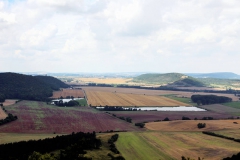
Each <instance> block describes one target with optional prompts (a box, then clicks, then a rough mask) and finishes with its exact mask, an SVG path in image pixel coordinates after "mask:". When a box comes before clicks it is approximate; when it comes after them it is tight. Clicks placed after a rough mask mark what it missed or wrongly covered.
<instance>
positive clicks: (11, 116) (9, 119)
mask: <svg viewBox="0 0 240 160" xmlns="http://www.w3.org/2000/svg"><path fill="white" fill-rule="evenodd" d="M17 119H18V117H17V116H13V115H12V114H11V113H9V114H8V116H7V117H6V118H5V119H1V120H0V126H1V125H4V124H6V123H9V122H12V121H15V120H17Z"/></svg>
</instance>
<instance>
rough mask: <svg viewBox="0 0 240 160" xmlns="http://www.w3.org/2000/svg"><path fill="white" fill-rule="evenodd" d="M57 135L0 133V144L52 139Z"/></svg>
mask: <svg viewBox="0 0 240 160" xmlns="http://www.w3.org/2000/svg"><path fill="white" fill-rule="evenodd" d="M57 135H59V134H23V133H0V144H5V143H13V142H19V141H28V140H38V139H45V138H53V137H56V136H57Z"/></svg>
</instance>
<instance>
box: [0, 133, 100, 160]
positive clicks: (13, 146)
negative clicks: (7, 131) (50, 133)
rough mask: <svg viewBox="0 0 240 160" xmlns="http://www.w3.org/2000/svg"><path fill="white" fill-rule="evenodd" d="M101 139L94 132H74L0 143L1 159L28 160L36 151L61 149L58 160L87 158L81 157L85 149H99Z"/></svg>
mask: <svg viewBox="0 0 240 160" xmlns="http://www.w3.org/2000/svg"><path fill="white" fill-rule="evenodd" d="M100 146H101V140H100V139H97V138H96V134H95V132H93V133H82V132H78V133H72V134H71V135H63V136H56V137H55V138H47V139H43V140H30V141H21V142H15V143H8V144H2V145H0V151H1V154H0V160H6V159H7V160H16V159H18V160H26V159H28V157H29V156H30V155H31V154H33V153H34V151H36V152H39V153H41V154H45V153H49V152H52V151H56V150H60V154H59V155H58V156H56V157H54V158H55V159H57V160H69V159H76V160H78V159H86V158H84V157H79V154H82V155H83V154H85V153H86V151H85V150H92V149H98V148H99V147H100Z"/></svg>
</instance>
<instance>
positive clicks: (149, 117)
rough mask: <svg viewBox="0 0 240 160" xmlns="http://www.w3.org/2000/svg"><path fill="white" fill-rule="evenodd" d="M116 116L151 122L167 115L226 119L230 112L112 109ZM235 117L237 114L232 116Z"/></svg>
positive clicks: (179, 118)
mask: <svg viewBox="0 0 240 160" xmlns="http://www.w3.org/2000/svg"><path fill="white" fill-rule="evenodd" d="M110 113H111V114H115V115H117V116H118V117H131V118H132V121H133V122H134V123H135V122H153V121H157V120H163V119H164V118H166V117H168V118H169V119H170V120H181V119H182V117H183V116H185V117H189V118H190V119H194V118H197V119H202V118H203V117H213V118H214V119H227V118H229V117H232V114H230V113H216V112H213V111H112V112H110ZM234 117H235V118H237V116H234Z"/></svg>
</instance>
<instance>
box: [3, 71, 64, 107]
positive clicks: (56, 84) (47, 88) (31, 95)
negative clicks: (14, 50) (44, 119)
mask: <svg viewBox="0 0 240 160" xmlns="http://www.w3.org/2000/svg"><path fill="white" fill-rule="evenodd" d="M67 86H68V85H66V84H65V83H63V82H61V81H60V80H58V79H56V78H54V77H48V76H30V75H23V74H18V73H0V88H1V94H0V102H3V101H4V100H5V99H8V98H9V99H24V100H37V101H45V100H46V99H47V97H50V96H52V91H53V90H58V89H59V88H66V87H67Z"/></svg>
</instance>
